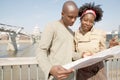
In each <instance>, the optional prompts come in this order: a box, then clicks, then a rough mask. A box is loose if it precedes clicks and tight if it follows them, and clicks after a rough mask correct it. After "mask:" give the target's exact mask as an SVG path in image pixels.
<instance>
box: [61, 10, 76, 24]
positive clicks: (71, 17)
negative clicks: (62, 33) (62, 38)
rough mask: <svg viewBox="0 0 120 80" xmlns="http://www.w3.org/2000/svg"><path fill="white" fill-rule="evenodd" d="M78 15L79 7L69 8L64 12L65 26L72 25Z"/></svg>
mask: <svg viewBox="0 0 120 80" xmlns="http://www.w3.org/2000/svg"><path fill="white" fill-rule="evenodd" d="M77 16H78V9H68V10H66V11H65V12H62V19H63V22H64V24H65V26H72V25H73V24H74V22H75V21H76V18H77Z"/></svg>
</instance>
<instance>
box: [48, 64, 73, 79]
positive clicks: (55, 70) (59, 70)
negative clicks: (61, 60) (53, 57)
mask: <svg viewBox="0 0 120 80" xmlns="http://www.w3.org/2000/svg"><path fill="white" fill-rule="evenodd" d="M72 72H74V70H73V69H69V70H68V69H65V68H63V67H62V66H60V65H55V66H53V67H52V68H51V70H50V74H51V75H53V76H54V77H55V78H56V79H57V80H64V79H66V78H67V77H68V76H69V75H70V74H71V73H72Z"/></svg>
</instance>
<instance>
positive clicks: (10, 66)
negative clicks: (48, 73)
mask: <svg viewBox="0 0 120 80" xmlns="http://www.w3.org/2000/svg"><path fill="white" fill-rule="evenodd" d="M105 67H106V71H107V77H108V80H119V79H120V58H109V59H107V60H105ZM39 71H40V68H39V66H38V63H37V61H36V59H35V57H17V58H0V80H39V75H41V74H40V72H39Z"/></svg>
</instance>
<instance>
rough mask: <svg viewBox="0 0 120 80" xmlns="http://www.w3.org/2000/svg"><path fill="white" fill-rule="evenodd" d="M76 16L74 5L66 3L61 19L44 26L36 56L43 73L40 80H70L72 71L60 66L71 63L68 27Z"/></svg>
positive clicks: (72, 44)
mask: <svg viewBox="0 0 120 80" xmlns="http://www.w3.org/2000/svg"><path fill="white" fill-rule="evenodd" d="M77 16H78V7H77V6H76V4H75V3H74V2H73V1H66V2H65V3H64V5H63V8H62V13H61V19H60V20H58V21H55V22H53V23H49V24H48V25H46V27H45V30H44V31H43V33H42V37H41V41H40V45H39V47H38V49H37V56H36V58H37V60H38V62H39V66H40V68H41V70H42V72H43V75H42V76H41V77H40V78H41V79H40V80H72V78H73V72H74V70H73V69H69V70H67V69H65V68H63V67H62V65H64V64H67V63H69V62H72V54H73V52H74V43H73V42H74V41H73V32H72V30H71V29H70V28H69V26H72V25H73V24H74V22H75V20H76V18H77ZM40 74H42V73H40Z"/></svg>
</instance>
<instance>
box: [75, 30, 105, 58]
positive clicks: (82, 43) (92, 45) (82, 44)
mask: <svg viewBox="0 0 120 80" xmlns="http://www.w3.org/2000/svg"><path fill="white" fill-rule="evenodd" d="M105 42H106V33H105V32H104V31H102V30H97V29H92V30H91V31H90V32H88V33H86V34H85V35H82V34H81V33H80V32H79V30H77V31H76V32H75V44H76V45H75V47H76V50H77V52H78V53H77V56H75V57H74V60H76V59H79V58H81V57H82V53H83V52H85V51H88V52H91V53H93V54H95V53H97V52H99V51H102V50H104V49H106V44H105Z"/></svg>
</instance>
